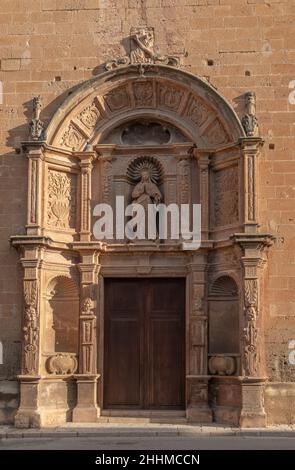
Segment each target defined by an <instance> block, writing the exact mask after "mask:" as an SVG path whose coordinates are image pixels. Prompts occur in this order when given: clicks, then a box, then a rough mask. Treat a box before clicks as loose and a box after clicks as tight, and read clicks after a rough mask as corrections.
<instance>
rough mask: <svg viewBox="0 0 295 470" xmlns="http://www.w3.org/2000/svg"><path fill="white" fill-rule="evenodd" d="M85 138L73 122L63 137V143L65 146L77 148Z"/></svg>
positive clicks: (72, 148)
mask: <svg viewBox="0 0 295 470" xmlns="http://www.w3.org/2000/svg"><path fill="white" fill-rule="evenodd" d="M83 140H84V139H83V137H82V135H81V134H80V133H79V132H78V130H77V129H76V128H75V127H74V126H73V124H70V125H69V127H68V128H67V130H66V131H65V132H64V134H63V136H62V138H61V145H62V146H63V147H68V148H69V149H71V150H77V149H78V148H79V147H80V146H81V144H82V142H83Z"/></svg>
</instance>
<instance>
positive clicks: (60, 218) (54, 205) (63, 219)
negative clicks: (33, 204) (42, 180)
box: [47, 170, 76, 229]
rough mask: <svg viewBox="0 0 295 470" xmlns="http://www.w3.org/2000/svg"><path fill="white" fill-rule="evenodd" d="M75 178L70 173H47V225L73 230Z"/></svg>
mask: <svg viewBox="0 0 295 470" xmlns="http://www.w3.org/2000/svg"><path fill="white" fill-rule="evenodd" d="M75 183H76V177H75V175H72V174H70V173H64V172H59V171H54V170H49V171H48V204H47V225H48V226H50V227H56V228H64V229H68V228H75V218H76V217H75V216H76V184H75Z"/></svg>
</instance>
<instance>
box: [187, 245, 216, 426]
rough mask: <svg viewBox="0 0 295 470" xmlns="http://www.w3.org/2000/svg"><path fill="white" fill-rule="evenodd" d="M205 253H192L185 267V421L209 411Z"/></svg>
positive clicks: (206, 416)
mask: <svg viewBox="0 0 295 470" xmlns="http://www.w3.org/2000/svg"><path fill="white" fill-rule="evenodd" d="M206 258H207V255H206V254H201V253H198V254H192V259H191V264H190V268H189V269H190V271H189V279H190V280H189V292H190V296H189V297H190V306H189V312H188V316H189V321H188V328H189V364H188V368H189V370H188V375H187V418H188V420H189V421H195V422H198V423H208V422H211V421H212V412H211V410H210V408H209V405H208V381H209V378H210V377H209V376H208V374H207V355H208V351H207V349H208V344H207V336H208V335H207V326H208V319H207V304H206V293H205V283H206V267H207V261H206Z"/></svg>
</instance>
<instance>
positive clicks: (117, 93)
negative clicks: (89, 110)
mask: <svg viewBox="0 0 295 470" xmlns="http://www.w3.org/2000/svg"><path fill="white" fill-rule="evenodd" d="M104 99H105V101H106V103H107V105H108V107H109V108H110V110H111V111H120V110H122V109H124V108H128V107H129V106H130V97H129V93H128V90H127V88H126V87H119V88H115V90H111V91H109V92H108V93H107V94H106V95H105V96H104Z"/></svg>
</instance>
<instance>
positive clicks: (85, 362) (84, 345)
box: [79, 297, 96, 374]
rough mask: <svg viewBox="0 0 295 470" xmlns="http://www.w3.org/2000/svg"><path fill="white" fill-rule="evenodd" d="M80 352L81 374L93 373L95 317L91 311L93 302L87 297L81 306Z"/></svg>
mask: <svg viewBox="0 0 295 470" xmlns="http://www.w3.org/2000/svg"><path fill="white" fill-rule="evenodd" d="M80 328H81V350H80V354H81V356H80V364H79V366H80V367H79V369H80V373H81V374H93V373H95V370H94V365H95V359H94V354H95V328H96V316H95V314H94V311H93V301H92V300H91V298H90V297H87V298H86V299H85V300H84V302H83V305H82V311H81V315H80Z"/></svg>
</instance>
